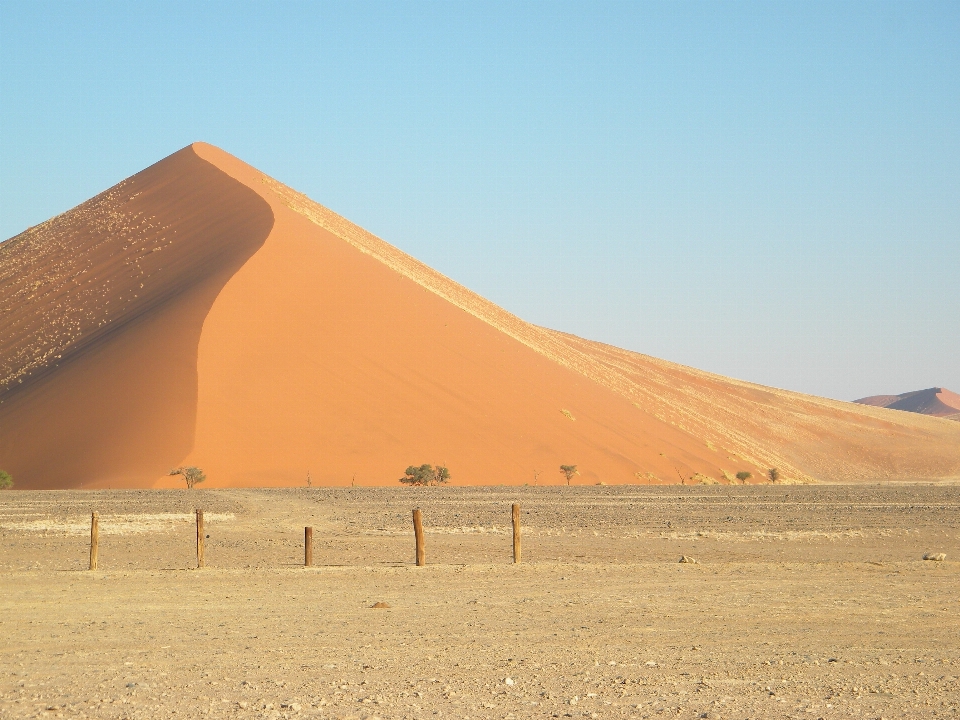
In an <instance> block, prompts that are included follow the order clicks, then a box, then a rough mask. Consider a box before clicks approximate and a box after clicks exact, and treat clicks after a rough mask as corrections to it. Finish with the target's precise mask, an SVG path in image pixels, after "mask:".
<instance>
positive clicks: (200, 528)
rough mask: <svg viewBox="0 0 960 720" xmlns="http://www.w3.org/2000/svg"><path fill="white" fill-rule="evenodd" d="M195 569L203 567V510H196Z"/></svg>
mask: <svg viewBox="0 0 960 720" xmlns="http://www.w3.org/2000/svg"><path fill="white" fill-rule="evenodd" d="M197 567H198V568H202V567H203V510H201V509H200V508H197Z"/></svg>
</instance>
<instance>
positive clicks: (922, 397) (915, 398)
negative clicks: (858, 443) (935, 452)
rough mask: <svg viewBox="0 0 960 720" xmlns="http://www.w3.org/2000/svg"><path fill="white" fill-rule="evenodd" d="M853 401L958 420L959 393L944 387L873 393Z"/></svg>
mask: <svg viewBox="0 0 960 720" xmlns="http://www.w3.org/2000/svg"><path fill="white" fill-rule="evenodd" d="M854 402H858V403H861V404H863V405H874V406H876V407H885V408H888V409H890V410H904V411H906V412H913V413H921V414H923V415H933V416H934V417H942V418H949V419H951V420H960V395H957V394H956V393H955V392H950V391H949V390H947V389H946V388H928V389H927V390H916V391H914V392H908V393H903V394H902V395H874V396H873V397H867V398H861V399H860V400H855V401H854Z"/></svg>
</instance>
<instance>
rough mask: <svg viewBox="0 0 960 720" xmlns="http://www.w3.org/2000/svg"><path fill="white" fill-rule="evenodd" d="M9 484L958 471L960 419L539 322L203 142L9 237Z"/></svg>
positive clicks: (2, 366)
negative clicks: (663, 355) (410, 471)
mask: <svg viewBox="0 0 960 720" xmlns="http://www.w3.org/2000/svg"><path fill="white" fill-rule="evenodd" d="M0 307H2V308H3V309H4V311H5V312H4V314H3V315H2V317H0V467H4V468H5V469H7V470H8V471H10V472H11V473H13V475H14V477H15V478H16V479H17V481H18V486H20V487H76V486H79V485H80V484H81V483H82V484H83V486H84V487H87V486H91V485H97V486H104V485H112V486H114V487H119V486H151V485H171V486H175V485H176V484H177V483H176V479H175V478H168V477H166V476H165V475H164V473H165V471H166V470H167V469H168V468H169V467H172V466H174V465H178V464H182V463H188V464H197V465H200V466H202V467H203V468H204V469H205V470H206V472H207V475H208V477H209V480H208V483H207V484H208V486H231V485H232V486H238V485H239V486H242V485H299V484H304V483H305V480H306V475H307V472H308V471H309V472H310V474H311V478H312V480H313V482H314V483H315V484H322V485H328V484H337V485H349V484H351V483H354V482H355V483H356V484H361V485H369V484H392V483H395V482H396V479H397V478H398V477H399V476H400V475H401V474H402V471H403V468H405V467H406V466H407V465H409V464H411V463H418V464H419V463H422V462H431V463H433V462H439V463H444V464H446V465H448V466H449V467H450V469H451V471H452V473H453V479H454V482H456V483H466V484H497V483H504V484H518V483H530V484H534V483H538V484H548V483H549V484H556V483H559V482H561V481H562V480H563V478H562V475H561V474H560V473H559V465H560V464H577V465H578V467H579V470H580V475H579V476H577V477H576V478H575V482H578V483H596V482H606V483H611V484H613V483H638V482H639V483H679V482H680V481H681V478H683V479H684V481H689V478H692V477H693V476H694V475H695V474H697V473H699V474H700V475H702V476H704V477H706V478H712V479H719V480H721V481H722V482H727V481H728V480H729V478H732V477H733V476H734V475H735V474H736V472H738V471H740V470H747V471H749V472H751V473H753V475H754V481H756V480H760V479H761V478H762V476H763V475H764V474H765V472H766V470H767V469H768V468H771V467H776V468H778V469H779V470H780V472H781V474H782V476H783V478H784V480H785V481H792V482H808V481H815V480H820V481H834V480H836V481H857V480H872V479H906V478H918V477H920V478H954V477H958V476H960V443H958V442H957V441H958V440H960V425H958V424H955V423H948V422H944V421H942V420H940V419H936V418H931V417H925V416H921V415H908V414H906V413H897V414H894V413H890V412H889V411H887V410H883V409H878V408H873V407H868V406H864V405H857V404H853V403H843V402H836V401H831V400H826V399H823V398H817V397H812V396H807V395H802V394H799V393H791V392H786V391H782V390H776V389H772V388H766V387H762V386H758V385H753V384H750V383H745V382H739V381H736V380H731V379H729V378H724V377H721V376H717V375H712V374H709V373H705V372H701V371H698V370H694V369H692V368H687V367H683V366H680V365H676V364H673V363H669V362H666V361H662V360H658V359H655V358H651V357H648V356H645V355H641V354H638V353H633V352H628V351H625V350H620V349H618V348H614V347H611V346H607V345H603V344H601V343H596V342H591V341H588V340H583V339H581V338H577V337H574V336H570V335H566V334H564V333H559V332H556V331H552V330H548V329H545V328H541V327H537V326H535V325H531V324H529V323H526V322H524V321H523V320H521V319H520V318H517V317H516V316H514V315H512V314H511V313H509V312H507V311H505V310H503V309H502V308H499V307H497V306H496V305H494V304H493V303H491V302H489V301H488V300H486V299H484V298H482V297H480V296H479V295H477V294H476V293H473V292H472V291H470V290H468V289H467V288H465V287H463V286H461V285H459V284H457V283H455V282H453V281H451V280H449V279H448V278H446V277H444V276H443V275H441V274H440V273H438V272H436V271H435V270H432V269H431V268H429V267H427V266H425V265H423V264H422V263H420V262H419V261H417V260H416V259H414V258H412V257H410V256H409V255H406V254H405V253H403V252H401V251H400V250H398V249H397V248H395V247H393V246H391V245H389V244H387V243H385V242H384V241H382V240H381V239H379V238H377V237H375V236H373V235H371V234H370V233H367V232H366V231H364V230H363V229H362V228H359V227H358V226H356V225H354V224H353V223H350V222H349V221H347V220H345V219H344V218H342V217H340V216H338V215H336V214H335V213H333V212H332V211H330V210H329V209H327V208H325V207H323V206H321V205H319V204H317V203H315V202H313V201H311V200H310V199H309V198H307V197H306V196H304V195H302V194H300V193H297V192H295V191H293V190H291V189H290V188H287V187H286V186H284V185H282V184H280V183H278V182H276V181H275V180H273V179H271V178H268V177H266V176H264V175H263V174H262V173H260V172H258V171H257V170H255V169H254V168H251V167H250V166H248V165H246V164H244V163H243V162H241V161H240V160H238V159H236V158H234V157H232V156H230V155H228V154H226V153H224V152H223V151H221V150H218V149H217V148H214V147H212V146H210V145H205V144H202V143H197V144H195V145H193V146H191V147H189V148H185V149H184V150H181V151H180V152H179V153H176V154H174V155H172V156H170V157H169V158H167V159H165V160H163V161H161V162H160V163H158V164H157V165H154V166H153V167H151V168H148V169H147V170H145V171H144V172H142V173H140V174H138V175H136V176H134V177H133V178H130V179H129V180H126V181H124V182H123V183H121V184H120V185H118V186H116V187H115V188H112V189H111V190H109V191H107V192H106V193H103V194H101V195H100V196H98V197H97V198H94V199H93V200H91V201H88V202H87V203H84V204H83V205H81V206H79V207H78V208H75V209H74V210H71V211H69V212H67V213H64V214H63V215H60V216H58V217H57V218H54V219H53V220H51V221H48V222H47V223H44V224H43V225H40V226H38V227H36V228H32V229H31V230H29V231H27V232H26V233H23V234H21V235H20V236H17V237H16V238H13V239H11V240H9V241H7V242H6V243H4V244H2V245H0Z"/></svg>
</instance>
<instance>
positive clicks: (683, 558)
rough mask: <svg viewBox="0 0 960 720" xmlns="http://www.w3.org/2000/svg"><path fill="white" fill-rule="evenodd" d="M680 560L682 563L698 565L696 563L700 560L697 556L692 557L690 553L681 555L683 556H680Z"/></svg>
mask: <svg viewBox="0 0 960 720" xmlns="http://www.w3.org/2000/svg"><path fill="white" fill-rule="evenodd" d="M680 562H682V563H692V564H694V565H696V564H697V563H699V562H700V561H699V560H697V559H696V558H692V557H690V556H689V555H681V556H680Z"/></svg>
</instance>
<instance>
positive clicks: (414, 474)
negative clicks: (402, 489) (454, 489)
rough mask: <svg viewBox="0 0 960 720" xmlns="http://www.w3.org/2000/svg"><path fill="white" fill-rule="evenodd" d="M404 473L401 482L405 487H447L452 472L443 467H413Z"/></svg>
mask: <svg viewBox="0 0 960 720" xmlns="http://www.w3.org/2000/svg"><path fill="white" fill-rule="evenodd" d="M403 472H404V473H405V476H404V477H402V478H400V482H402V483H403V484H404V485H446V484H447V482H448V481H449V480H450V471H449V470H448V469H447V468H445V467H444V466H443V465H437V466H436V467H434V466H433V465H427V464H423V465H421V466H420V467H417V466H416V465H411V466H410V467H408V468H407V469H406V470H404V471H403Z"/></svg>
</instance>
